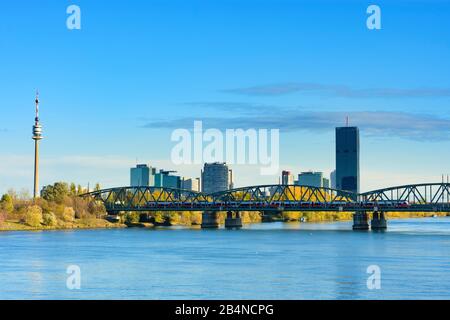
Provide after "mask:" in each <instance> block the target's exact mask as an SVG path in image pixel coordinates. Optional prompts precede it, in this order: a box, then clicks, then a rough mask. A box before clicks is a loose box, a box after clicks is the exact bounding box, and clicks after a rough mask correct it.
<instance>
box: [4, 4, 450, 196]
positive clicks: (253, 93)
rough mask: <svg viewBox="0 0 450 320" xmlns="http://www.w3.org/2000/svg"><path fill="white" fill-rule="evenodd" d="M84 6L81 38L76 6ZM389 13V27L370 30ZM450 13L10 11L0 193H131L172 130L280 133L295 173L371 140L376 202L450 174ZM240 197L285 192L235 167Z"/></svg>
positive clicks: (368, 151) (365, 184)
mask: <svg viewBox="0 0 450 320" xmlns="http://www.w3.org/2000/svg"><path fill="white" fill-rule="evenodd" d="M71 4H76V5H78V6H79V7H80V8H81V15H82V16H81V19H82V20H81V21H82V22H81V30H68V29H67V28H66V18H67V16H68V15H67V14H66V8H67V6H69V5H71ZM370 4H377V5H379V6H380V8H381V19H382V29H381V30H368V29H367V28H366V19H367V16H368V15H367V14H366V8H367V7H368V5H370ZM449 30H450V3H447V2H446V1H374V2H367V1H342V2H341V1H339V3H338V2H337V1H288V0H259V1H257V0H240V1H234V0H214V1H206V0H202V1H200V0H194V1H193V0H184V1H175V0H164V1H137V0H131V1H98V0H96V1H75V0H74V1H51V0H47V1H39V3H37V2H36V1H22V0H17V1H8V2H6V1H2V3H1V5H0V43H1V50H0V75H1V76H0V97H1V100H0V101H1V102H0V106H1V114H2V117H1V122H0V143H1V144H0V145H1V149H0V192H5V191H6V190H7V189H8V188H9V187H14V188H16V189H18V190H20V189H22V188H26V189H28V190H31V188H32V169H33V159H32V156H33V141H32V140H31V126H32V124H33V112H34V105H33V100H34V92H35V90H36V88H39V90H40V92H41V121H42V124H43V125H44V135H45V139H44V140H43V141H42V147H41V152H42V167H41V183H42V184H48V183H52V182H54V181H57V180H64V181H75V182H77V183H80V184H83V185H86V184H87V183H88V182H90V183H91V184H93V183H95V182H97V181H98V182H100V183H101V184H102V185H103V186H118V185H127V184H128V180H129V176H128V172H129V171H128V170H129V169H128V168H129V167H130V166H132V165H134V164H135V163H136V159H137V160H138V162H146V163H149V164H154V165H157V166H159V167H164V168H165V169H175V170H178V171H179V173H180V174H182V175H185V176H198V175H199V170H200V167H199V166H191V167H186V166H183V167H177V166H175V165H173V164H171V162H170V151H171V149H172V147H173V145H174V143H173V142H171V141H170V135H171V132H172V130H173V129H175V128H180V127H185V128H188V129H190V128H192V126H193V120H203V121H204V124H205V126H206V127H219V128H221V129H222V128H236V126H239V127H243V128H260V127H261V126H264V127H267V128H280V129H281V136H280V148H281V153H280V161H281V163H282V168H281V169H290V170H291V171H293V172H295V173H297V172H299V171H304V170H318V171H324V172H325V173H326V174H329V172H330V171H331V170H332V169H333V168H334V154H333V153H334V127H335V126H340V125H343V124H344V121H345V116H346V115H349V116H350V122H351V124H353V125H357V126H359V127H360V129H361V182H362V188H361V189H362V190H369V189H373V188H378V187H383V186H389V185H399V184H403V183H414V182H424V181H430V182H431V181H439V180H440V176H441V174H443V173H444V174H447V173H450V168H449V166H448V160H447V159H448V158H449V156H450V114H449V111H450V108H449V106H450V105H449V102H450V59H449V57H450V33H449ZM234 169H235V171H236V174H235V180H236V181H235V182H236V185H237V186H242V185H250V184H259V183H275V182H277V181H278V178H277V177H271V176H260V175H259V174H258V172H259V170H257V169H255V168H247V167H245V166H244V167H239V166H236V167H235V168H234Z"/></svg>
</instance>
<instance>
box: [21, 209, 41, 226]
mask: <svg viewBox="0 0 450 320" xmlns="http://www.w3.org/2000/svg"><path fill="white" fill-rule="evenodd" d="M25 223H26V224H28V225H29V226H31V227H39V226H40V225H41V223H42V209H41V207H39V206H36V205H34V206H29V207H28V208H27V213H26V215H25Z"/></svg>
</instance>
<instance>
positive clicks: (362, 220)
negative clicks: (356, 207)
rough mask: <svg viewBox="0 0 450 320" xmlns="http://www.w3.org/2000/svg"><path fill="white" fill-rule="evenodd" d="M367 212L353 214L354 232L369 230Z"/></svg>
mask: <svg viewBox="0 0 450 320" xmlns="http://www.w3.org/2000/svg"><path fill="white" fill-rule="evenodd" d="M368 221H369V220H368V216H367V212H364V211H362V212H355V213H354V214H353V230H369V222H368Z"/></svg>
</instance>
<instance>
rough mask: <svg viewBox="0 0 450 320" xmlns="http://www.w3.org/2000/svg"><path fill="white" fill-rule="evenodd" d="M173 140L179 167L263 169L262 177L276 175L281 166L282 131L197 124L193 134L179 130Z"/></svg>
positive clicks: (172, 157)
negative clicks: (209, 165) (214, 164)
mask: <svg viewBox="0 0 450 320" xmlns="http://www.w3.org/2000/svg"><path fill="white" fill-rule="evenodd" d="M171 140H172V141H173V142H177V144H176V145H175V146H174V147H173V148H172V152H171V160H172V162H173V163H174V164H176V165H181V164H203V163H205V162H208V163H209V162H226V163H227V164H249V165H259V166H260V172H261V175H275V174H277V173H278V169H279V166H280V161H279V159H280V131H279V129H270V130H269V129H247V130H244V129H226V130H225V132H222V131H221V130H219V129H207V130H204V131H203V123H202V121H194V129H193V134H192V133H191V131H189V130H187V129H176V130H174V131H173V132H172V136H171Z"/></svg>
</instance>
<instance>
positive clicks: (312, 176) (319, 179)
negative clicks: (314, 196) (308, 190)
mask: <svg viewBox="0 0 450 320" xmlns="http://www.w3.org/2000/svg"><path fill="white" fill-rule="evenodd" d="M297 184H298V185H301V186H310V187H317V188H322V187H325V188H329V187H330V181H329V180H328V179H327V178H324V177H323V172H312V171H308V172H302V173H300V174H299V175H298V180H297Z"/></svg>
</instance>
